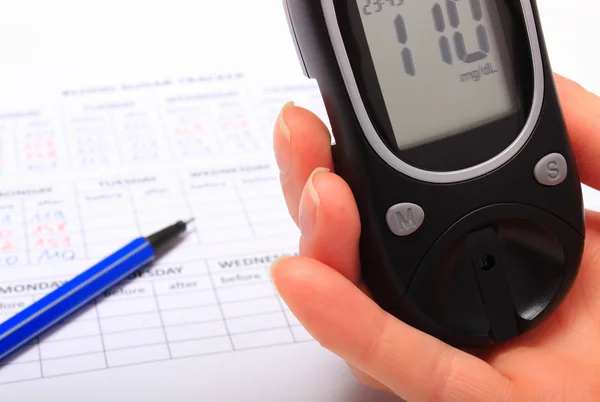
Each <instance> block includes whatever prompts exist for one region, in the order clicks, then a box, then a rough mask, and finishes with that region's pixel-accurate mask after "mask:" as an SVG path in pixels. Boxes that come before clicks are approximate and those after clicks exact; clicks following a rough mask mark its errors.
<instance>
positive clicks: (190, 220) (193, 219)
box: [185, 218, 196, 225]
mask: <svg viewBox="0 0 600 402" xmlns="http://www.w3.org/2000/svg"><path fill="white" fill-rule="evenodd" d="M195 220H196V218H190V219H188V220H187V221H185V224H186V225H189V224H190V223H192V222H194V221H195Z"/></svg>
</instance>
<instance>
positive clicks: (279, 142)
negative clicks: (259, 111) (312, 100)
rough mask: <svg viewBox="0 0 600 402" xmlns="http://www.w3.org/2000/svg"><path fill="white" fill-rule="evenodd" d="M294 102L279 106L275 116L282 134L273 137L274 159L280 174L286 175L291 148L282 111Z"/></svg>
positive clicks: (289, 163)
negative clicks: (279, 109)
mask: <svg viewBox="0 0 600 402" xmlns="http://www.w3.org/2000/svg"><path fill="white" fill-rule="evenodd" d="M294 106H295V104H294V102H288V103H286V104H285V105H283V107H282V108H281V111H280V112H279V116H278V117H277V124H278V125H279V132H280V133H281V134H282V135H277V137H276V138H275V160H276V162H277V167H278V168H279V172H280V173H281V174H282V175H284V176H285V175H287V174H288V172H289V171H290V168H291V167H292V149H291V147H290V137H291V132H290V129H289V128H288V126H287V125H286V124H285V118H284V113H285V111H286V110H287V109H290V108H292V107H294Z"/></svg>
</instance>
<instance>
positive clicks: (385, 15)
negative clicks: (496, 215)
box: [356, 0, 518, 149]
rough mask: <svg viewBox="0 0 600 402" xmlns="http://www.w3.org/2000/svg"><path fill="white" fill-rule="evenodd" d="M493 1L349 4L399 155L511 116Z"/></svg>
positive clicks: (511, 88) (513, 101) (509, 75)
mask: <svg viewBox="0 0 600 402" xmlns="http://www.w3.org/2000/svg"><path fill="white" fill-rule="evenodd" d="M496 1H498V0H356V5H357V7H358V12H359V14H360V18H361V21H362V25H363V28H364V32H365V37H366V40H367V45H368V49H369V54H370V56H371V58H372V61H373V66H374V68H375V72H376V74H377V77H376V78H377V81H378V82H379V85H380V87H381V92H382V95H383V98H384V101H385V104H386V108H387V109H388V110H387V111H388V115H389V116H390V119H391V122H392V126H393V129H394V132H395V136H396V139H397V142H398V147H399V148H400V149H406V148H410V147H414V146H418V145H420V144H423V143H427V142H430V141H434V140H436V139H439V138H442V137H446V136H450V135H453V134H455V133H459V132H464V131H466V130H468V129H469V128H471V127H475V126H478V125H481V124H484V123H485V122H489V121H493V120H496V119H500V118H502V117H504V116H507V115H509V114H512V113H514V111H515V110H516V108H518V101H517V96H516V86H515V84H514V79H513V71H512V68H511V64H512V63H511V61H510V58H509V52H508V44H507V41H506V35H505V32H504V30H503V27H502V22H501V20H500V17H499V12H498V8H497V4H496ZM431 115H434V116H435V118H433V119H432V118H430V116H431Z"/></svg>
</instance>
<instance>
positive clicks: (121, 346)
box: [0, 73, 326, 384]
mask: <svg viewBox="0 0 600 402" xmlns="http://www.w3.org/2000/svg"><path fill="white" fill-rule="evenodd" d="M57 99H58V101H56V100H54V101H53V102H47V104H49V105H51V106H45V107H44V106H40V107H32V108H20V109H18V110H8V109H7V110H5V109H2V110H1V111H0V321H4V320H5V319H7V318H9V317H10V316H12V315H14V314H15V313H17V312H18V311H20V310H22V309H23V308H25V307H26V306H27V305H29V304H31V303H33V302H34V301H36V300H38V299H39V298H40V297H42V296H44V295H45V294H47V293H48V292H50V291H52V290H54V289H56V288H57V287H59V286H60V285H61V284H63V283H65V281H67V280H69V279H70V278H72V277H73V276H74V275H76V274H77V273H79V272H81V271H83V270H85V269H86V268H88V267H89V266H91V265H92V264H94V263H95V262H97V261H98V260H100V259H101V258H103V257H105V256H106V255H107V254H109V253H111V252H113V251H114V250H116V249H117V248H118V247H120V246H122V245H123V244H125V243H126V242H128V241H130V240H131V239H133V238H134V237H136V236H140V235H147V234H150V233H152V232H153V231H154V230H156V229H159V228H161V227H163V226H164V225H166V224H170V223H172V222H173V221H176V220H179V219H188V218H195V223H194V224H193V226H192V230H191V231H190V233H189V234H188V235H187V236H186V238H185V240H184V241H183V242H182V244H180V245H178V246H177V247H176V248H174V249H173V250H172V251H171V252H170V253H169V254H167V255H166V256H165V257H163V258H162V259H161V260H159V261H158V262H157V263H156V264H154V265H152V266H151V267H149V269H146V270H144V271H142V272H140V273H139V274H136V275H134V276H133V277H131V278H129V279H128V280H127V281H126V282H125V283H123V284H121V285H119V286H117V287H116V288H115V289H112V290H111V291H109V292H106V293H105V294H103V295H102V296H101V297H100V298H99V299H98V300H96V301H95V302H94V303H92V304H91V305H89V306H87V307H86V308H85V309H84V310H83V311H81V312H80V313H79V314H77V315H76V316H74V317H73V318H71V319H69V320H68V321H66V322H65V323H63V324H61V325H60V326H58V327H57V328H55V329H53V330H51V331H50V332H48V333H46V334H45V335H43V336H42V337H40V338H39V339H36V340H35V341H34V342H32V344H31V345H28V346H27V347H25V348H23V350H21V351H20V352H19V353H17V354H16V355H14V356H13V357H11V358H10V359H9V360H7V361H5V362H2V363H0V384H6V383H13V382H21V381H36V380H38V381H39V380H43V379H44V378H50V377H56V376H64V375H70V374H75V373H84V372H90V371H95V370H110V369H112V368H115V367H123V366H127V365H137V364H161V362H163V361H167V360H172V359H180V358H185V357H192V356H202V355H205V354H214V353H235V352H236V351H238V350H245V349H249V348H261V347H269V346H273V345H285V344H294V343H297V342H307V341H308V342H310V341H312V339H311V337H310V335H309V334H308V333H307V332H306V331H305V330H304V328H303V327H302V326H301V325H300V323H299V322H298V321H297V320H296V319H295V317H294V316H293V315H292V314H291V313H290V311H289V308H287V306H286V305H285V303H284V302H283V300H282V299H281V298H280V297H279V296H278V295H277V292H276V290H275V288H274V286H273V284H272V283H271V281H270V278H269V275H268V269H269V267H270V265H271V263H272V262H273V261H274V260H275V259H276V258H277V257H279V256H281V255H293V254H295V253H296V250H297V239H298V230H297V228H296V227H295V225H294V224H293V222H292V221H291V219H290V218H289V216H288V212H287V209H286V206H285V202H284V200H283V197H282V194H281V190H280V187H279V173H278V171H277V167H276V164H275V162H274V159H273V157H272V149H271V144H272V140H271V138H272V130H273V126H274V124H275V119H276V117H277V114H278V113H279V110H280V108H281V106H282V105H283V104H284V103H285V102H287V101H288V100H290V99H294V100H295V101H297V103H298V104H299V105H301V106H305V107H307V108H309V109H311V110H313V111H315V113H317V114H320V115H321V116H322V117H323V118H324V120H326V119H325V113H324V109H323V106H322V103H321V102H322V101H321V100H320V94H319V93H318V91H317V89H316V87H314V86H313V85H312V83H306V82H305V81H299V82H298V83H291V84H290V83H286V84H281V85H262V86H261V85H257V84H256V82H254V81H252V82H250V81H249V80H246V78H245V77H244V75H243V74H237V73H235V74H222V75H215V76H202V77H180V78H177V79H164V80H156V81H152V82H140V83H124V84H123V83H120V84H118V85H117V84H115V85H113V86H111V85H108V86H103V87H93V88H70V89H64V90H62V91H61V93H60V94H59V96H58V97H57Z"/></svg>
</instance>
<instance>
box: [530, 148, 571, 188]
mask: <svg viewBox="0 0 600 402" xmlns="http://www.w3.org/2000/svg"><path fill="white" fill-rule="evenodd" d="M567 171H568V169H567V161H566V159H565V157H564V156H562V155H561V154H558V153H552V154H549V155H546V156H544V157H543V158H542V159H540V161H539V162H538V163H537V164H536V165H535V169H534V175H535V179H536V180H537V181H538V183H540V184H542V185H544V186H558V185H559V184H561V183H562V182H563V181H565V179H566V178H567Z"/></svg>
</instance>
